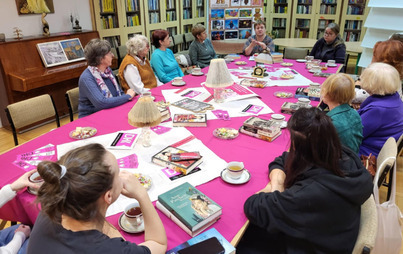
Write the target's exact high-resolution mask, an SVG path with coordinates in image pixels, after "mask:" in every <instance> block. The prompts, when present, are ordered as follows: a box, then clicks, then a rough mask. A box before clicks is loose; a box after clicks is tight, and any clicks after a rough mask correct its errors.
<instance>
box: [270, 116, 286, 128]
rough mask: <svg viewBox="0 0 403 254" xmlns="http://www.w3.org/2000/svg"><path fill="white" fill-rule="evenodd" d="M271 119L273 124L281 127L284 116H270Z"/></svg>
mask: <svg viewBox="0 0 403 254" xmlns="http://www.w3.org/2000/svg"><path fill="white" fill-rule="evenodd" d="M271 119H272V120H273V122H274V123H276V124H277V125H278V126H281V124H282V123H283V122H284V120H285V116H283V115H281V114H272V115H271Z"/></svg>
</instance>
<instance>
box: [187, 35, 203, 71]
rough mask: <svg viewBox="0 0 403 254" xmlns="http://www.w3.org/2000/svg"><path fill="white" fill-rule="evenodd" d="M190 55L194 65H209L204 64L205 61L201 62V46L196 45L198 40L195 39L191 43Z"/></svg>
mask: <svg viewBox="0 0 403 254" xmlns="http://www.w3.org/2000/svg"><path fill="white" fill-rule="evenodd" d="M189 57H190V60H191V61H192V64H193V65H196V66H198V67H200V68H204V67H206V66H207V65H205V64H203V63H201V62H199V48H198V46H197V45H196V41H193V42H192V43H191V44H190V47H189Z"/></svg>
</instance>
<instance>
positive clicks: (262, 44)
mask: <svg viewBox="0 0 403 254" xmlns="http://www.w3.org/2000/svg"><path fill="white" fill-rule="evenodd" d="M253 28H254V29H255V35H252V36H250V37H249V38H248V40H247V41H246V42H245V45H244V46H243V51H242V53H243V54H244V55H246V56H250V55H253V54H255V53H262V52H263V50H267V51H270V52H274V42H273V40H272V39H271V37H270V36H268V35H267V34H266V24H265V23H264V22H263V21H262V20H258V21H256V23H255V24H253Z"/></svg>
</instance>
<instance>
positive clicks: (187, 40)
mask: <svg viewBox="0 0 403 254" xmlns="http://www.w3.org/2000/svg"><path fill="white" fill-rule="evenodd" d="M194 40H195V37H194V36H193V34H192V33H185V49H189V46H190V43H191V42H192V41H194Z"/></svg>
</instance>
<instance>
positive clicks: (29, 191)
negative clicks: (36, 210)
mask: <svg viewBox="0 0 403 254" xmlns="http://www.w3.org/2000/svg"><path fill="white" fill-rule="evenodd" d="M27 191H28V193H30V194H32V195H35V196H38V191H37V190H33V189H31V188H30V187H27Z"/></svg>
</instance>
